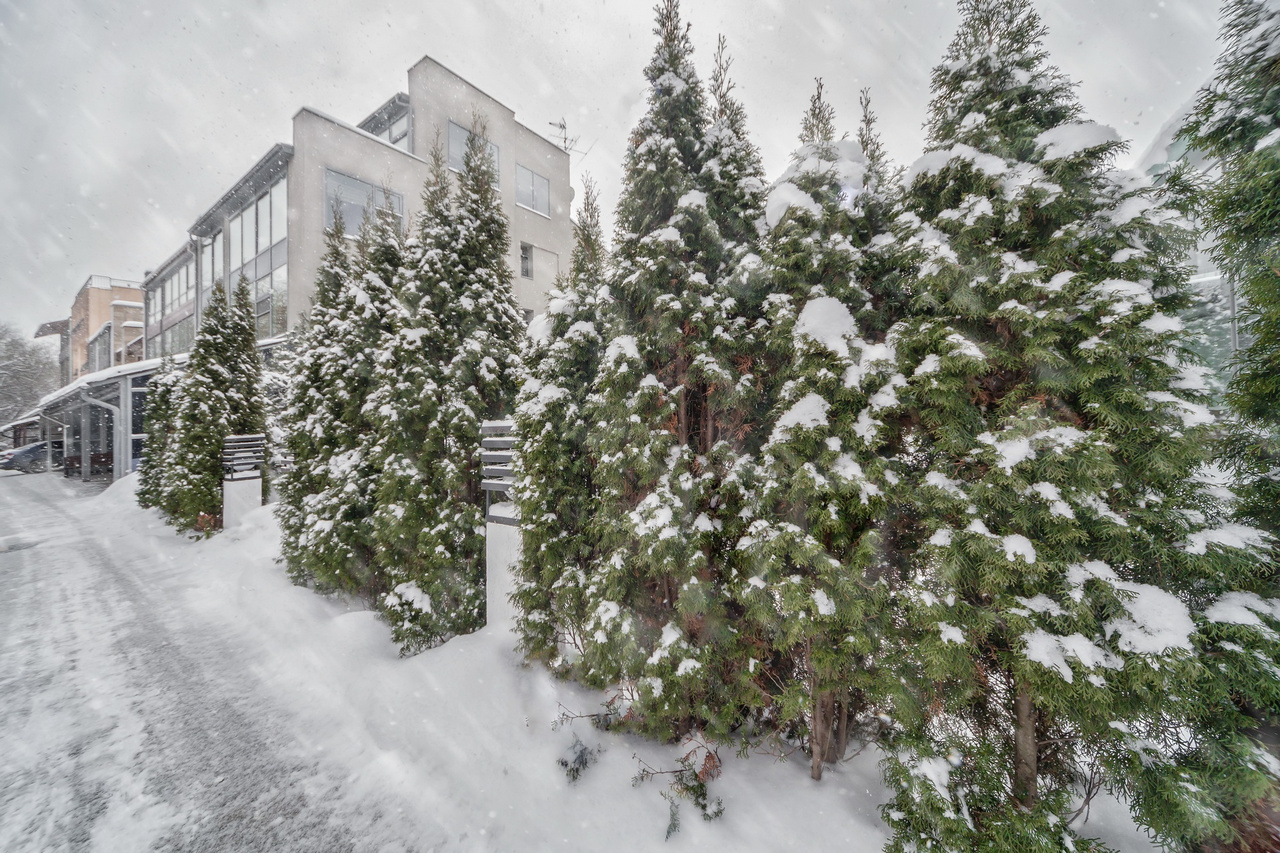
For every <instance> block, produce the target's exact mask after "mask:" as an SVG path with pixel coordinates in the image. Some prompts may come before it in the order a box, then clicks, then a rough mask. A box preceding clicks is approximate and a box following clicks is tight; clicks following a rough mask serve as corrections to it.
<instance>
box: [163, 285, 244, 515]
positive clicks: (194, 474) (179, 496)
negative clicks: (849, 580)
mask: <svg viewBox="0 0 1280 853" xmlns="http://www.w3.org/2000/svg"><path fill="white" fill-rule="evenodd" d="M261 376H262V358H261V356H260V355H259V354H258V348H257V338H256V335H255V333H254V324H253V311H252V307H251V304H250V298H249V286H248V283H247V282H246V281H244V280H243V279H241V281H240V284H239V285H238V286H237V287H236V294H235V303H234V305H231V304H228V300H227V295H226V291H225V290H224V289H223V288H221V287H215V288H214V289H213V295H212V297H211V298H210V300H209V306H208V308H207V310H206V311H205V315H204V320H203V322H202V323H201V325H200V329H199V331H197V332H196V337H195V341H194V343H193V344H192V346H191V354H190V357H189V358H188V360H187V363H186V366H185V370H184V371H183V374H182V378H181V379H180V380H179V381H178V383H177V387H176V388H175V390H174V391H173V394H172V398H171V405H172V407H173V420H172V428H171V429H170V431H169V432H168V435H167V438H166V440H165V447H164V453H163V456H162V457H161V461H160V465H161V469H162V470H161V474H160V490H159V491H160V500H159V501H158V504H159V506H160V509H161V510H162V511H163V512H164V513H165V515H166V516H167V517H168V519H169V522H170V523H171V524H173V525H174V526H175V527H177V528H178V529H179V530H181V531H183V532H193V531H194V532H198V533H203V534H210V533H213V532H214V531H216V530H218V529H219V528H220V527H221V526H222V447H223V443H224V442H225V441H226V438H227V436H229V435H251V434H260V433H262V432H263V431H264V430H265V428H266V412H265V407H264V404H263V400H262V392H261V388H260V383H261Z"/></svg>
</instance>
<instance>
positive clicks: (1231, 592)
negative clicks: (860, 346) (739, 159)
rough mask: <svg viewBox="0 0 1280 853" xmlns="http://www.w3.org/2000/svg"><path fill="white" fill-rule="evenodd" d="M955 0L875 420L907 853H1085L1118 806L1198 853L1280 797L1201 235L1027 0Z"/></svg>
mask: <svg viewBox="0 0 1280 853" xmlns="http://www.w3.org/2000/svg"><path fill="white" fill-rule="evenodd" d="M960 7H961V12H962V22H961V25H960V28H959V31H958V32H957V35H956V37H955V39H954V41H953V42H952V44H951V47H950V50H949V51H948V53H947V56H946V59H945V62H944V63H943V64H942V65H940V66H938V68H937V69H936V70H935V72H934V77H933V101H932V104H931V108H930V120H929V145H928V150H927V152H926V154H925V155H924V157H922V158H921V159H920V160H919V161H918V162H917V163H916V164H915V166H914V167H913V168H912V169H911V170H910V173H909V174H910V177H911V179H912V183H911V187H910V192H909V204H910V205H911V207H912V208H913V209H914V211H915V213H916V214H917V215H918V216H919V218H920V219H921V226H920V231H919V236H918V240H919V243H920V247H921V249H922V251H923V262H922V265H921V267H920V272H919V275H918V278H917V279H916V281H915V282H914V283H912V286H911V287H912V299H913V316H912V317H911V318H909V319H908V320H907V321H906V322H905V323H904V326H903V327H902V329H901V331H900V332H899V333H898V334H897V335H896V352H897V357H898V371H899V373H898V374H897V375H896V376H894V377H893V378H892V379H891V381H890V383H889V385H888V386H887V390H891V391H892V392H893V393H894V395H895V396H896V397H897V401H898V402H897V404H896V405H890V406H888V407H886V408H884V409H883V410H878V409H877V407H876V406H874V405H868V407H867V409H865V410H864V411H863V412H862V413H860V414H859V416H858V417H859V419H861V420H863V421H864V422H865V426H866V429H867V430H869V431H872V430H873V431H875V432H876V433H879V434H880V436H881V437H882V438H881V439H880V440H882V441H884V443H885V448H886V450H887V451H889V452H891V453H892V454H893V456H894V458H895V460H896V465H897V467H898V469H899V471H900V472H901V477H902V479H901V481H900V482H899V483H898V484H896V485H895V484H889V485H887V487H886V489H885V491H886V500H887V501H888V502H889V504H890V505H892V506H896V507H900V508H901V509H900V512H899V522H900V523H901V524H903V528H904V529H903V530H902V531H901V532H900V533H899V534H898V537H897V547H898V549H899V550H900V551H901V552H902V554H903V559H904V561H905V569H906V572H905V578H904V587H903V589H902V591H901V593H900V597H899V605H900V608H901V622H900V627H899V630H898V634H897V636H895V638H894V640H895V642H894V644H893V645H892V648H893V649H894V650H895V653H894V655H893V656H892V658H891V659H890V660H889V661H887V662H886V663H885V666H887V667H891V668H892V674H893V676H894V677H893V678H887V679H884V680H883V682H882V683H883V684H884V685H885V687H886V689H893V691H894V692H893V695H892V697H891V699H889V700H886V701H887V704H889V705H890V711H891V714H892V720H893V722H892V726H893V728H892V733H891V739H890V744H889V748H888V750H887V752H886V760H885V769H886V774H887V777H888V779H889V781H890V783H891V785H893V786H894V787H895V788H896V789H897V793H896V796H895V797H894V799H893V801H892V802H891V803H890V804H889V805H887V806H886V807H885V810H884V815H885V818H886V821H887V822H888V823H889V825H890V826H891V827H892V829H893V830H894V837H893V839H892V841H891V843H890V846H889V849H890V850H894V851H905V850H914V849H924V848H927V847H929V848H938V849H966V850H993V851H995V850H1012V849H1026V850H1079V849H1081V848H1082V847H1085V846H1087V844H1086V842H1085V841H1084V840H1083V839H1082V838H1080V836H1079V835H1078V833H1077V830H1076V829H1075V828H1073V826H1072V821H1073V817H1074V816H1075V815H1076V814H1077V813H1076V809H1077V807H1078V806H1079V804H1080V803H1079V793H1080V792H1090V791H1093V790H1095V789H1096V788H1097V787H1104V788H1106V789H1108V790H1110V791H1111V792H1112V793H1114V794H1117V795H1119V796H1121V797H1123V798H1126V799H1127V800H1128V801H1129V803H1130V805H1131V807H1132V808H1133V810H1134V814H1135V817H1136V818H1137V820H1138V821H1139V822H1140V823H1142V824H1143V825H1145V826H1148V827H1150V828H1152V829H1153V830H1154V831H1155V832H1156V833H1158V834H1159V835H1160V837H1161V838H1162V839H1164V840H1166V841H1168V842H1169V843H1172V844H1175V845H1188V844H1193V843H1195V841H1196V840H1197V839H1199V838H1201V837H1203V836H1204V835H1205V834H1207V833H1211V832H1229V829H1228V828H1227V826H1226V824H1224V823H1223V821H1222V816H1223V815H1224V814H1230V813H1232V812H1233V810H1234V809H1235V808H1237V807H1238V806H1239V805H1240V803H1242V802H1247V801H1248V800H1249V798H1250V797H1255V796H1257V794H1258V793H1259V791H1260V790H1264V789H1265V787H1266V785H1267V784H1268V774H1269V772H1271V771H1269V770H1268V768H1269V767H1274V763H1273V762H1271V761H1270V759H1269V757H1268V756H1266V755H1265V754H1264V753H1263V752H1262V751H1261V750H1259V749H1258V748H1257V747H1256V745H1254V744H1253V743H1251V742H1250V741H1249V740H1248V738H1247V736H1246V732H1247V730H1248V727H1249V725H1248V719H1247V718H1246V717H1245V716H1244V715H1243V714H1241V713H1240V712H1239V711H1238V710H1236V707H1237V706H1236V704H1235V703H1233V701H1232V698H1233V696H1235V697H1238V696H1239V695H1240V694H1241V693H1244V694H1247V695H1248V697H1249V698H1248V700H1247V701H1248V702H1250V703H1255V702H1256V703H1257V704H1258V705H1259V706H1260V707H1267V708H1274V701H1275V693H1276V691H1275V689H1274V685H1275V680H1274V678H1268V679H1266V680H1263V679H1259V678H1258V675H1259V673H1260V672H1261V671H1262V670H1264V669H1268V668H1270V667H1274V665H1275V662H1276V648H1275V644H1274V641H1273V638H1274V636H1275V635H1274V633H1270V632H1269V631H1267V630H1265V629H1262V623H1263V622H1264V621H1266V622H1271V623H1272V625H1274V624H1275V623H1274V622H1272V620H1273V619H1274V617H1275V616H1276V615H1277V611H1276V610H1275V608H1274V604H1273V603H1272V602H1268V601H1265V600H1264V599H1262V598H1260V597H1259V596H1258V595H1257V594H1256V593H1257V592H1258V590H1257V589H1255V587H1256V585H1257V582H1256V574H1255V573H1256V569H1257V566H1256V563H1255V562H1254V559H1253V557H1252V554H1251V552H1250V547H1249V546H1251V545H1256V544H1257V543H1258V542H1259V541H1260V536H1261V534H1259V533H1258V532H1257V531H1254V530H1250V529H1247V528H1242V527H1240V526H1238V525H1232V524H1229V523H1226V522H1225V521H1224V519H1223V517H1222V508H1221V507H1220V506H1219V505H1218V504H1217V503H1216V502H1215V499H1214V497H1213V493H1212V491H1211V490H1210V489H1209V488H1208V487H1207V486H1206V485H1205V483H1204V482H1203V480H1202V478H1201V476H1200V474H1199V472H1200V470H1201V464H1202V462H1203V451H1202V448H1203V445H1204V444H1205V438H1206V436H1205V429H1206V427H1207V425H1208V424H1209V423H1210V421H1211V417H1210V415H1209V414H1208V411H1207V409H1206V407H1205V406H1204V405H1203V402H1204V399H1205V395H1204V393H1203V391H1202V390H1200V386H1199V383H1198V380H1197V377H1198V375H1199V371H1198V370H1197V368H1196V365H1195V364H1194V363H1189V361H1188V360H1191V359H1192V357H1191V356H1190V354H1189V351H1188V350H1187V348H1186V342H1185V336H1184V333H1183V331H1182V328H1181V323H1180V322H1179V321H1178V320H1177V319H1176V318H1175V314H1176V312H1177V311H1178V310H1179V309H1180V308H1182V307H1184V305H1185V304H1186V272H1187V271H1186V269H1185V267H1184V266H1183V258H1184V253H1185V250H1186V248H1187V247H1188V246H1189V241H1190V234H1189V232H1188V231H1187V230H1186V229H1185V228H1184V227H1183V226H1182V225H1181V224H1180V223H1179V221H1178V218H1177V217H1176V216H1174V215H1173V212H1172V211H1171V210H1170V209H1169V208H1168V206H1167V205H1166V203H1164V202H1163V201H1162V200H1161V199H1160V198H1159V197H1157V196H1156V195H1155V194H1154V193H1153V192H1152V191H1151V190H1150V188H1149V187H1148V186H1147V185H1146V183H1145V181H1143V180H1141V179H1139V178H1137V177H1134V176H1129V175H1125V174H1121V173H1118V172H1116V171H1114V170H1113V169H1112V168H1111V165H1110V164H1111V160H1112V158H1113V157H1114V155H1115V153H1116V152H1117V151H1118V150H1119V149H1120V147H1121V144H1120V143H1119V141H1118V139H1117V137H1116V134H1115V132H1114V131H1112V130H1110V129H1109V128H1103V127H1100V126H1098V125H1096V124H1093V123H1090V122H1087V121H1083V120H1081V118H1080V115H1081V107H1080V105H1079V104H1078V103H1077V101H1076V100H1075V97H1074V94H1073V91H1072V86H1071V84H1070V83H1069V82H1068V81H1067V80H1066V79H1065V78H1064V77H1063V75H1062V74H1061V73H1060V72H1059V71H1058V70H1057V69H1056V68H1054V67H1052V66H1051V65H1050V64H1049V63H1048V58H1047V56H1046V54H1045V51H1044V48H1043V46H1042V37H1043V34H1044V29H1043V26H1042V24H1041V22H1040V20H1039V18H1038V16H1037V15H1036V14H1035V12H1034V10H1033V9H1032V8H1031V6H1030V4H1029V2H1027V0H962V2H961V4H960ZM1192 362H1193V360H1192ZM890 523H893V519H890ZM1246 626H1248V627H1246ZM1246 635H1247V637H1248V639H1247V641H1245V637H1246ZM1255 652H1256V653H1258V654H1259V655H1260V657H1255V656H1254V654H1255ZM1272 671H1274V670H1272ZM1250 678H1254V679H1255V681H1254V683H1252V684H1250V683H1248V680H1249V679H1250Z"/></svg>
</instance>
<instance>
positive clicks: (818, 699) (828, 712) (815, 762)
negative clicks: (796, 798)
mask: <svg viewBox="0 0 1280 853" xmlns="http://www.w3.org/2000/svg"><path fill="white" fill-rule="evenodd" d="M810 684H811V688H810V695H811V696H812V697H813V698H812V701H813V715H812V720H811V721H810V723H809V749H810V750H811V751H812V753H813V754H812V757H811V758H810V763H809V776H810V777H812V778H813V780H814V781H821V780H822V765H823V762H824V761H826V760H829V759H828V758H827V755H828V753H829V751H830V749H831V747H832V743H831V740H832V738H831V724H832V721H833V719H834V717H835V710H836V707H835V706H836V697H835V695H834V694H833V693H830V692H822V693H819V692H818V690H817V687H818V684H817V679H816V678H814V679H813V681H811V682H810Z"/></svg>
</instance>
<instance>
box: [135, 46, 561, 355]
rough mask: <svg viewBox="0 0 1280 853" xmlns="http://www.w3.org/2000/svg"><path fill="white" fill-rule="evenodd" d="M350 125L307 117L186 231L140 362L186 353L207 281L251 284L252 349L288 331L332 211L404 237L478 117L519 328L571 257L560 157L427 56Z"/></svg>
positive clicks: (348, 221)
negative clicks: (390, 218) (428, 188)
mask: <svg viewBox="0 0 1280 853" xmlns="http://www.w3.org/2000/svg"><path fill="white" fill-rule="evenodd" d="M408 89H409V91H408V93H407V94H406V93H399V94H396V95H394V96H393V97H391V98H390V99H389V100H387V101H386V102H385V103H383V104H382V105H381V106H380V107H378V108H377V109H376V110H375V111H374V112H373V113H371V114H370V115H369V116H367V117H366V118H365V119H364V120H363V121H361V122H359V123H358V124H349V123H347V122H344V121H341V120H339V119H336V118H333V117H332V116H329V115H326V114H324V113H322V112H320V111H318V110H314V109H311V108H309V107H304V108H303V109H301V110H299V111H298V112H297V113H296V114H295V115H294V117H293V140H292V142H291V143H288V144H285V143H281V144H278V145H275V146H273V147H272V148H271V149H270V150H269V151H268V152H267V153H266V154H265V155H264V156H263V157H262V158H261V159H260V160H259V161H258V162H257V163H256V164H254V166H253V167H252V168H251V169H250V170H249V171H248V172H246V173H245V175H244V176H243V177H242V178H241V179H240V180H239V181H237V182H236V184H235V186H233V187H232V188H231V189H230V190H228V191H227V192H226V193H225V194H224V195H223V196H222V198H220V199H219V200H218V201H217V202H216V203H215V204H214V205H213V206H212V207H210V208H209V209H208V210H207V211H205V213H204V214H202V215H201V216H200V218H199V219H197V220H196V222H195V224H193V225H192V226H191V228H190V229H189V233H190V240H189V242H188V243H187V244H186V245H184V246H182V247H180V248H179V249H178V251H177V252H175V253H174V254H173V255H172V256H171V257H170V258H169V259H168V260H166V261H165V262H164V263H163V264H161V265H160V267H159V268H157V269H156V270H155V271H154V272H153V273H151V274H149V275H148V276H147V278H146V281H145V282H144V283H143V288H144V292H145V301H146V335H145V339H146V347H145V351H146V356H147V357H148V358H156V357H160V356H162V355H171V354H175V353H180V352H184V351H185V350H186V349H187V348H189V347H190V344H191V341H192V339H193V338H194V335H195V329H196V326H197V325H198V324H199V319H200V315H201V313H202V311H203V308H204V305H205V304H206V303H207V300H208V298H209V295H210V294H211V293H212V287H213V286H214V284H215V282H223V283H226V284H231V285H234V284H235V283H237V282H238V281H239V280H240V278H241V276H243V277H244V279H245V280H246V281H247V282H248V283H249V286H250V288H251V291H252V295H253V301H254V306H255V315H256V322H257V328H258V337H259V340H263V341H269V340H271V339H273V338H276V337H278V336H280V335H283V334H285V333H286V332H287V331H289V330H290V329H292V328H293V327H294V326H295V325H297V323H298V321H299V319H300V318H301V317H302V316H303V315H304V314H305V313H306V312H307V311H308V310H309V308H310V305H311V296H312V293H313V291H314V287H315V279H316V274H317V272H318V271H319V268H320V262H321V259H322V257H323V254H324V235H325V231H326V229H327V228H328V227H329V226H330V225H331V224H332V222H333V211H334V209H335V205H336V206H337V208H339V209H341V211H342V214H343V221H344V224H345V227H346V230H347V232H348V234H350V235H354V234H355V233H356V231H357V230H358V229H359V225H360V222H361V220H362V219H363V216H364V214H365V212H366V208H368V206H369V203H370V201H371V200H372V201H373V203H374V204H376V205H379V206H386V207H388V208H390V209H392V210H394V211H395V212H396V213H397V214H398V215H399V216H400V217H401V222H402V227H404V228H405V229H409V228H412V227H413V225H412V224H413V221H414V218H415V216H416V214H417V213H418V210H419V208H420V205H421V200H420V196H421V192H422V187H423V185H424V184H425V183H426V180H427V177H428V173H429V159H430V156H431V150H432V147H433V146H434V145H436V144H439V145H440V146H441V148H442V149H443V151H444V154H445V156H446V158H447V159H448V162H449V165H450V168H451V169H453V170H457V169H459V168H460V167H461V162H462V151H463V149H464V148H465V146H466V142H467V138H468V136H469V133H470V128H471V127H472V125H473V121H477V120H478V121H479V122H482V123H483V126H484V128H485V131H484V132H485V137H486V139H487V140H488V142H489V146H490V151H491V152H492V153H493V155H494V159H495V164H496V168H497V172H498V178H499V188H500V192H501V196H502V204H503V210H504V212H505V213H506V215H507V218H508V220H509V221H510V226H511V227H510V235H511V246H510V250H509V253H508V261H509V263H510V266H511V270H512V280H513V288H514V290H515V295H516V299H517V301H518V302H519V303H520V307H521V308H522V309H523V311H524V313H525V316H526V318H527V319H528V318H532V317H533V315H534V314H536V313H540V312H541V311H542V310H544V309H545V307H546V306H545V303H546V295H547V292H548V290H549V289H550V287H551V284H552V282H553V281H554V280H555V278H556V276H557V275H558V274H559V272H560V271H561V269H562V268H565V267H567V265H568V261H569V255H570V252H571V251H572V247H573V239H574V236H573V224H572V221H571V220H570V207H571V204H572V200H573V189H572V187H571V185H570V182H569V155H568V153H566V152H565V151H564V150H563V149H561V148H560V147H559V146H557V145H556V144H555V143H553V142H551V141H549V140H547V139H545V138H543V137H542V136H540V135H538V134H537V133H535V132H533V131H532V130H530V129H529V128H527V127H525V126H524V125H523V124H521V123H520V122H519V121H517V120H516V117H515V113H514V111H513V110H511V109H510V108H509V107H506V106H504V105H503V104H501V103H500V102H498V101H497V100H495V99H493V98H492V97H490V96H489V95H487V94H485V93H484V92H482V91H480V90H479V89H477V88H476V87H474V86H472V85H471V84H470V83H468V82H467V81H466V80H464V79H462V78H461V77H459V76H458V75H456V74H454V73H453V72H451V71H449V70H448V69H446V68H445V67H444V66H442V65H440V64H439V63H438V62H436V61H435V60H433V59H431V58H430V57H424V58H423V59H422V60H420V61H419V62H418V63H417V64H415V65H414V66H413V67H412V68H411V69H409V74H408Z"/></svg>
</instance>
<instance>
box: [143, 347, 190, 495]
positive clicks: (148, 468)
mask: <svg viewBox="0 0 1280 853" xmlns="http://www.w3.org/2000/svg"><path fill="white" fill-rule="evenodd" d="M181 378H182V372H181V371H180V370H178V369H177V368H176V367H175V366H174V364H173V359H172V358H170V357H168V356H165V357H164V358H163V359H161V361H160V367H159V369H158V370H156V372H155V373H153V374H152V375H151V378H150V379H149V380H148V381H147V398H146V399H147V403H146V409H145V412H144V417H143V421H142V429H143V432H145V433H146V434H147V439H146V445H145V446H144V447H143V453H142V464H141V466H140V467H139V470H138V492H137V496H138V504H139V505H140V506H146V507H158V506H160V502H161V500H162V499H163V490H162V485H161V484H162V483H163V481H164V465H163V460H164V457H165V450H166V448H167V447H168V445H169V432H170V430H171V429H173V420H174V416H175V414H176V412H175V411H174V405H173V404H174V393H175V392H176V391H177V387H178V381H179V380H180V379H181Z"/></svg>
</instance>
